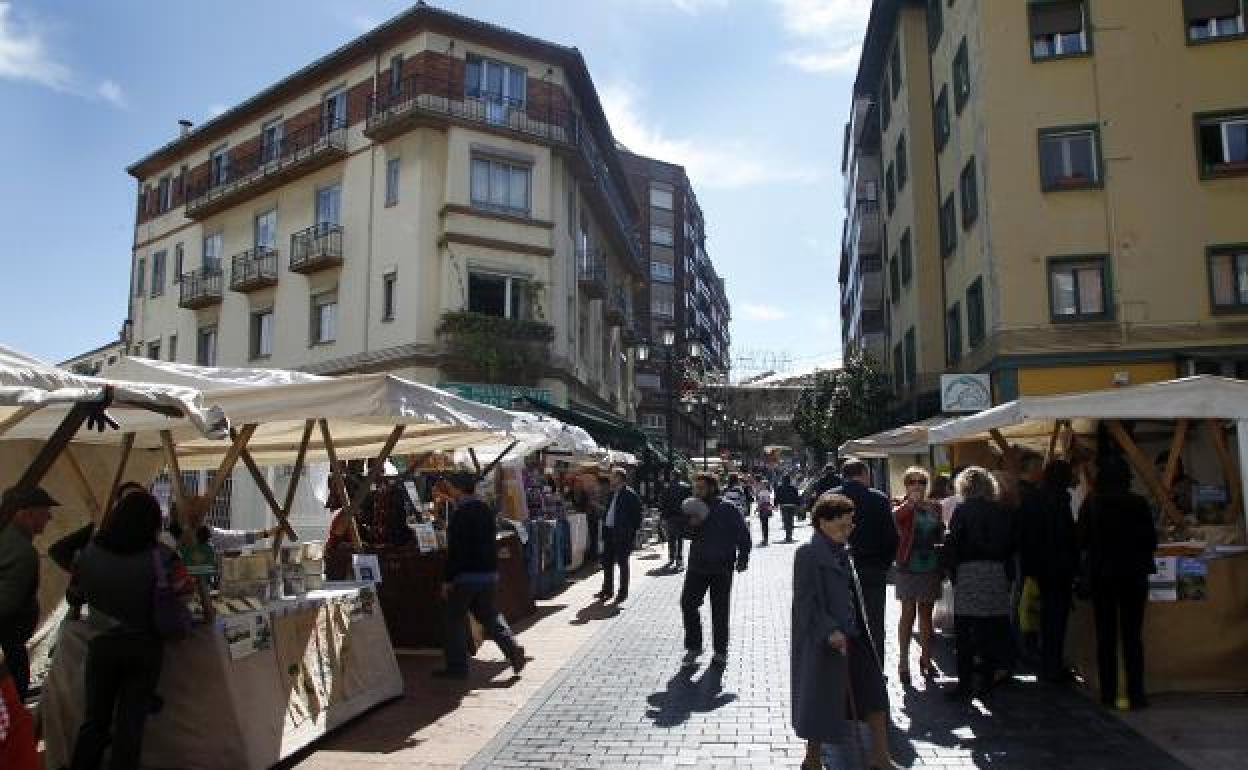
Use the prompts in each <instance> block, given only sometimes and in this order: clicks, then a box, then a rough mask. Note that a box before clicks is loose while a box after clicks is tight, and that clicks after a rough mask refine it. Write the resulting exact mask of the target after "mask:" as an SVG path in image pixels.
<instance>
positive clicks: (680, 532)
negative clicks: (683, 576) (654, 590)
mask: <svg viewBox="0 0 1248 770" xmlns="http://www.w3.org/2000/svg"><path fill="white" fill-rule="evenodd" d="M692 494H693V487H691V486H689V482H688V481H686V480H685V472H684V471H681V470H677V471H673V472H672V480H671V482H670V483H668V485H667V491H666V493H665V494H664V495H663V534H664V536H666V537H667V567H666V568H667V569H670V570H674V571H676V572H680V571H681V570H683V569H684V568H685V538H684V529H685V528H684V514H683V513H681V510H680V505H681V503H683V502H684V501H685V498H687V497H689V496H690V495H692Z"/></svg>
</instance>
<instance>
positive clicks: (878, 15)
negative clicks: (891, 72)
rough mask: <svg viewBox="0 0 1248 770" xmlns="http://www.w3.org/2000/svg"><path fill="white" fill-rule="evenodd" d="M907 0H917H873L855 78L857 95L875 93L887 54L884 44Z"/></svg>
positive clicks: (912, 0) (886, 42) (913, 1)
mask: <svg viewBox="0 0 1248 770" xmlns="http://www.w3.org/2000/svg"><path fill="white" fill-rule="evenodd" d="M907 2H909V3H915V2H917V0H872V3H871V16H870V17H869V18H868V19H867V31H866V34H865V35H864V36H863V40H862V56H861V58H860V59H859V60H858V75H857V77H856V78H855V79H854V94H855V95H856V96H866V95H869V94H873V93H875V89H876V87H877V86H878V85H879V80H880V72H881V70H882V69H883V66H884V59H885V57H886V56H887V53H886V51H885V49H884V46H885V45H887V44H888V41H889V40H890V39H892V32H893V27H894V26H895V24H894V22H895V20H896V18H897V12H898V11H899V10H900V9H901V6H902V4H903V3H907Z"/></svg>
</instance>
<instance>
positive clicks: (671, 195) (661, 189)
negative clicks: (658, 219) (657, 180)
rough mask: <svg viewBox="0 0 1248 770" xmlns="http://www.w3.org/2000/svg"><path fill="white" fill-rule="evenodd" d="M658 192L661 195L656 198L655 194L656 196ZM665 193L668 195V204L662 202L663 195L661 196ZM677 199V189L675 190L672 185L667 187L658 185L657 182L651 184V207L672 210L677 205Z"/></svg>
mask: <svg viewBox="0 0 1248 770" xmlns="http://www.w3.org/2000/svg"><path fill="white" fill-rule="evenodd" d="M656 194H657V195H658V196H660V197H659V198H658V199H656V197H655V196H656ZM664 195H666V196H667V204H666V205H664V204H663V203H662V197H661V196H664ZM675 201H676V191H675V190H673V189H671V188H670V187H665V186H662V185H657V184H652V185H650V206H651V208H656V209H662V210H663V211H671V210H672V209H673V207H674V206H675Z"/></svg>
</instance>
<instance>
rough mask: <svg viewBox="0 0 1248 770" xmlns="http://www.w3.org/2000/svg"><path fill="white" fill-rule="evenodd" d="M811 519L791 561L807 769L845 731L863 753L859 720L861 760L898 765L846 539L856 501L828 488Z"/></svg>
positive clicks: (795, 667) (797, 715)
mask: <svg viewBox="0 0 1248 770" xmlns="http://www.w3.org/2000/svg"><path fill="white" fill-rule="evenodd" d="M811 521H812V523H813V524H814V526H815V534H814V537H812V538H811V541H810V542H809V543H806V544H805V545H803V546H802V547H800V548H799V549H798V550H797V555H796V559H795V561H794V565H793V634H792V636H793V642H792V643H793V660H792V689H793V727H794V729H795V731H796V732H797V735H798V737H799V738H802V739H804V740H805V741H806V758H805V759H804V760H803V761H802V768H804V769H805V770H816V769H817V768H821V767H822V766H823V765H822V760H821V758H820V757H821V754H822V750H823V744H824V743H841V742H843V741H844V740H845V738H846V732H847V731H848V732H849V733H850V734H851V735H850V737H852V738H853V739H854V741H855V743H856V745H857V747H858V751H859V752H860V753H862V754H865V752H864V751H863V749H862V744H861V742H860V740H859V739H858V729H857V725H856V724H854V723H855V722H858V721H866V723H867V724H868V726H869V727H870V729H871V756H870V762H869V763H868V762H867V761H866V759H867V758H866V757H865V756H864V757H862V759H863V762H862V764H863V766H869V767H871V768H873V770H874V769H877V768H878V770H895V769H896V768H897V765H896V764H894V763H893V760H892V758H891V757H889V754H888V729H887V728H888V693H887V691H886V690H885V687H884V673H883V667H882V665H881V662H880V661H879V660H878V659H877V658H876V655H875V646H874V645H873V644H872V643H871V639H870V630H869V628H868V626H867V624H866V622H865V619H864V617H863V612H862V597H861V589H860V588H859V587H858V579H857V572H856V570H855V568H854V560H853V556H852V555H851V554H850V552H849V549H848V547H847V546H846V543H847V542H848V541H849V535H850V533H851V532H853V530H854V503H853V501H852V500H850V499H849V498H848V497H845V496H844V495H839V494H834V493H830V492H829V493H826V494H824V495H822V496H820V497H819V499H818V500H817V501H816V502H815V505H814V509H813V511H812V517H811ZM847 710H848V714H847V713H846V711H847ZM847 728H848V730H847Z"/></svg>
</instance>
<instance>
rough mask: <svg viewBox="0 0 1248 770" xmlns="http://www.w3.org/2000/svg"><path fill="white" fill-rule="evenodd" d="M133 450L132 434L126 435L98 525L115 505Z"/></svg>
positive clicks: (105, 518) (123, 438)
mask: <svg viewBox="0 0 1248 770" xmlns="http://www.w3.org/2000/svg"><path fill="white" fill-rule="evenodd" d="M132 449H134V434H133V433H127V434H126V435H124V436H123V437H122V439H121V459H120V460H119V461H118V462H117V472H116V473H114V474H113V483H112V485H111V486H109V488H108V502H107V503H105V504H104V515H103V516H101V517H100V525H101V526H103V524H104V522H105V521H106V520H107V519H108V516H109V514H111V513H112V512H113V506H114V505H116V504H117V490H118V489H120V488H121V480H122V479H123V478H125V475H126V466H127V465H128V464H129V463H130V451H131V450H132Z"/></svg>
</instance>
